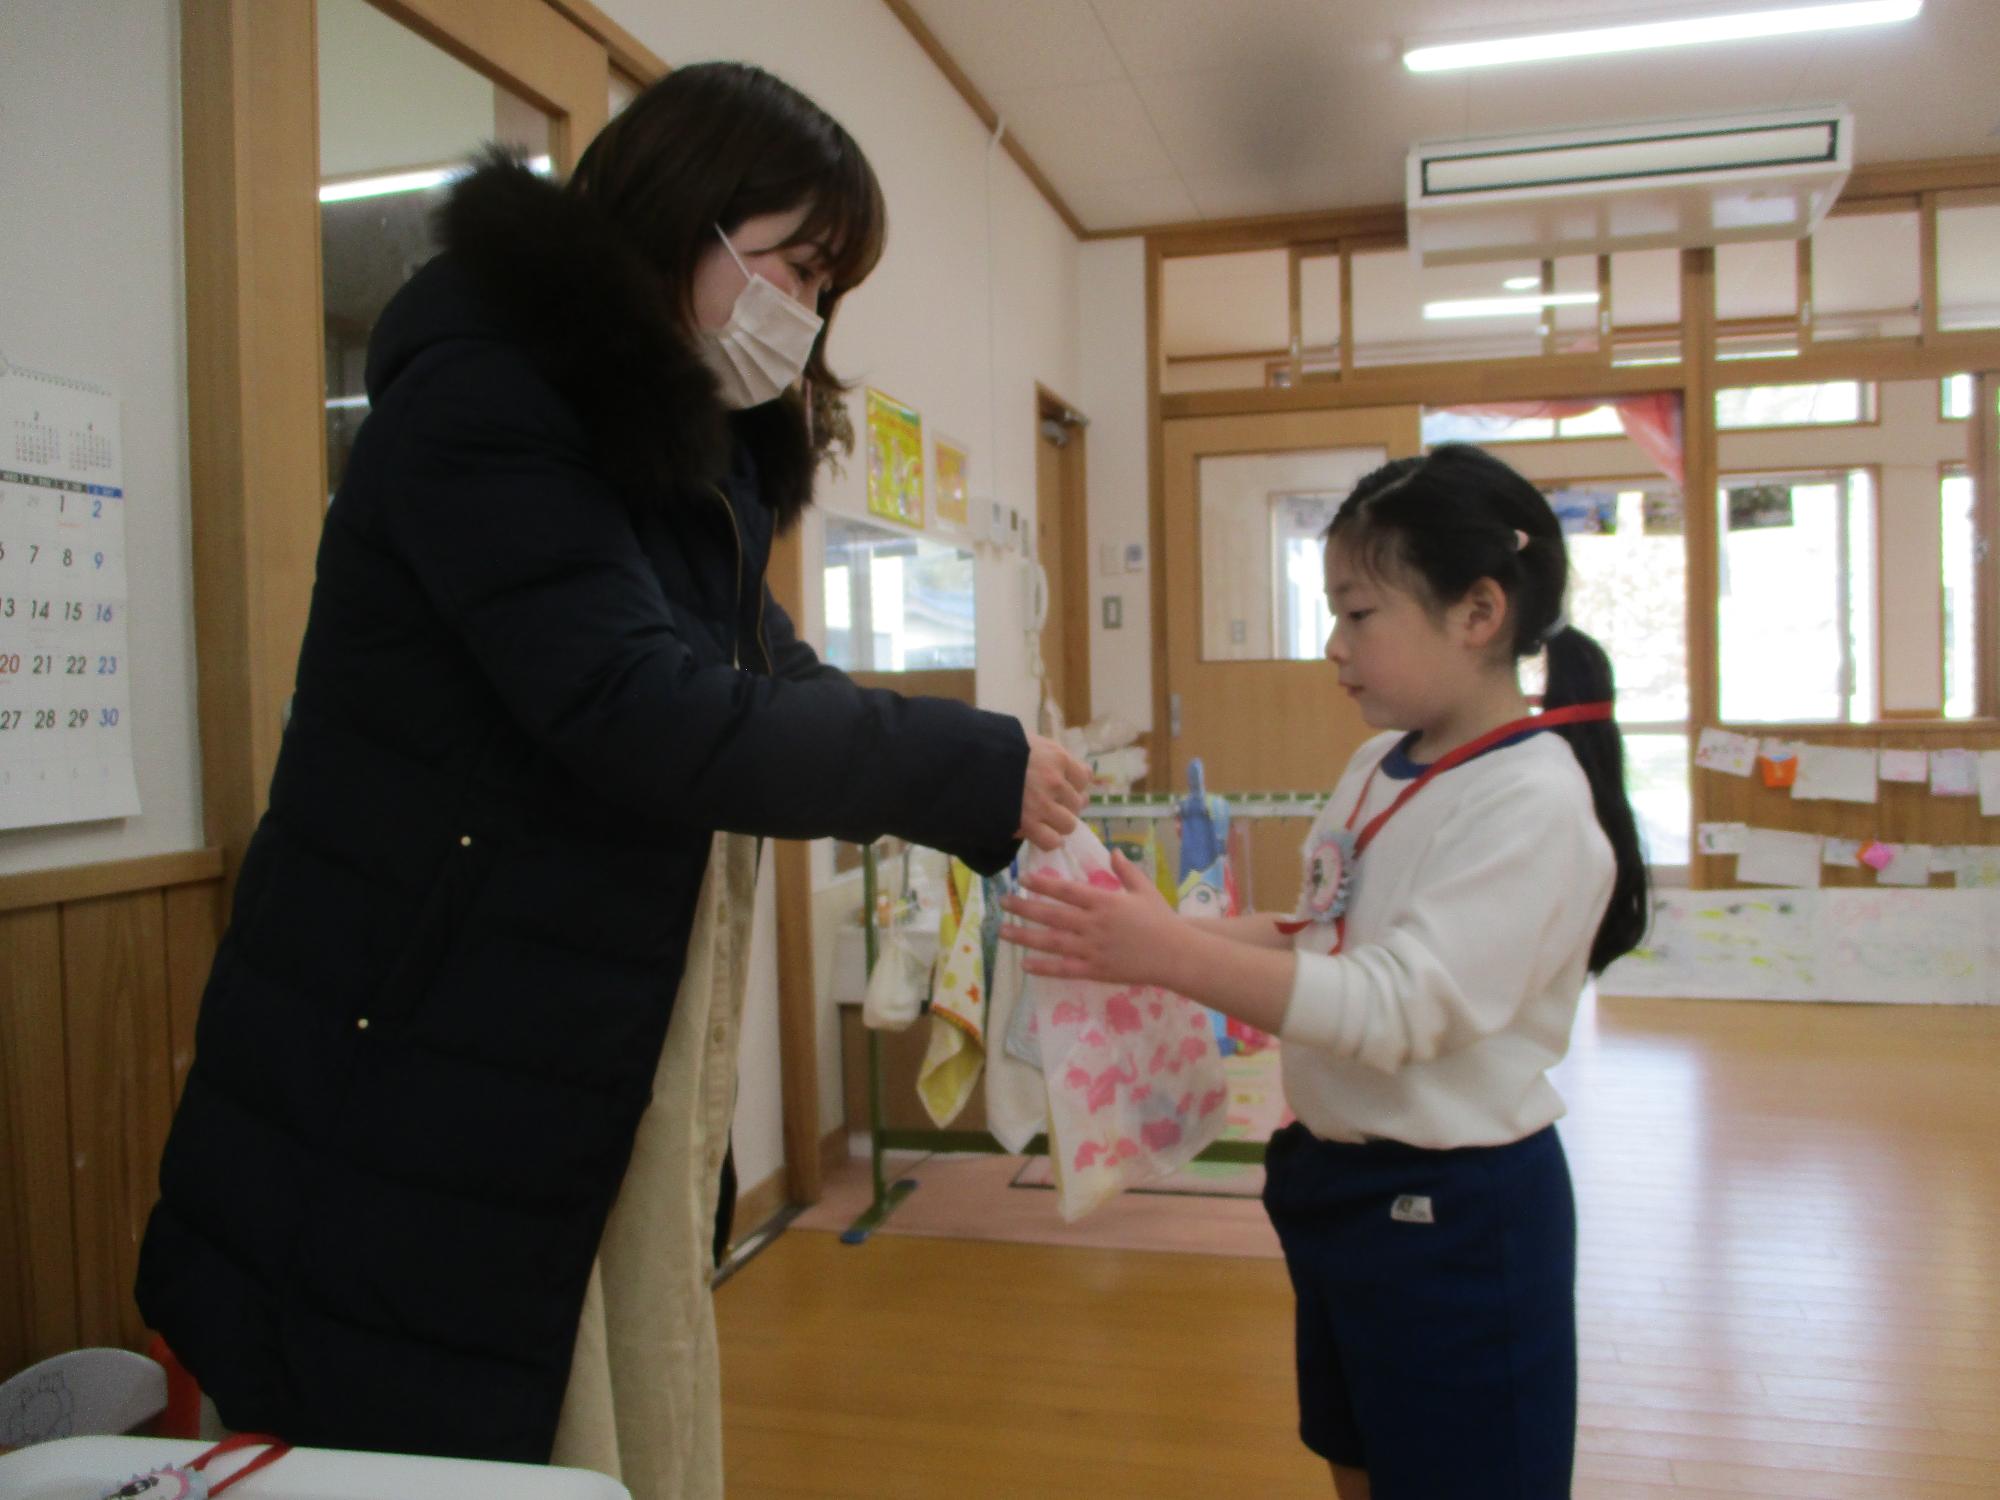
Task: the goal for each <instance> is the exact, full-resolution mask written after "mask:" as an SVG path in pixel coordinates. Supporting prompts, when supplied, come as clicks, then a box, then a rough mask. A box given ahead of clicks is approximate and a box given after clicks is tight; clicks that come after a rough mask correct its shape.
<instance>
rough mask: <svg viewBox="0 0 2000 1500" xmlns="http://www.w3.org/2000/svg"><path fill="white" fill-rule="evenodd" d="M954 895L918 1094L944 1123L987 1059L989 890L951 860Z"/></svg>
mask: <svg viewBox="0 0 2000 1500" xmlns="http://www.w3.org/2000/svg"><path fill="white" fill-rule="evenodd" d="M950 896H951V899H950V900H949V901H948V902H947V903H946V907H945V912H944V916H943V919H942V920H941V921H940V923H939V925H938V964H937V976H936V979H935V980H934V981H933V983H932V985H931V1040H930V1047H929V1049H928V1050H927V1051H926V1052H925V1053H924V1062H923V1067H922V1068H921V1069H919V1070H918V1073H917V1097H918V1098H920V1099H922V1100H923V1102H924V1108H925V1110H927V1111H928V1112H929V1114H930V1117H931V1120H932V1121H933V1122H934V1123H935V1124H937V1125H938V1126H939V1127H943V1126H945V1125H949V1124H950V1123H951V1122H952V1121H953V1120H954V1119H956V1118H957V1117H958V1112H959V1111H960V1110H962V1109H964V1108H965V1104H966V1101H967V1100H968V1099H970V1098H971V1097H972V1091H973V1089H974V1088H975V1087H976V1086H977V1085H978V1083H979V1073H980V1069H981V1068H982V1067H983V1066H984V1065H985V1062H986V955H985V951H984V948H983V945H982V941H981V935H980V934H981V928H982V926H983V925H984V922H985V918H986V892H985V887H984V885H983V884H982V882H981V881H980V879H979V877H978V876H977V875H975V874H973V873H972V871H971V870H970V869H969V868H967V867H966V866H965V865H962V864H960V863H959V862H958V861H957V860H953V861H952V862H951V880H950Z"/></svg>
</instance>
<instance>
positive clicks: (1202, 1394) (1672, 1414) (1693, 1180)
mask: <svg viewBox="0 0 2000 1500" xmlns="http://www.w3.org/2000/svg"><path fill="white" fill-rule="evenodd" d="M1560 1082H1561V1084H1562V1087H1563V1090H1564V1093H1565V1096H1566V1097H1567V1098H1568V1099H1569V1100H1570V1103H1571V1113H1570V1117H1569V1119H1568V1120H1566V1121H1565V1122H1564V1125H1563V1135H1564V1140H1565V1143H1566V1145H1567V1146H1568V1148H1569V1152H1570V1157H1571V1162H1572V1166H1573V1168H1574V1170H1575V1174H1576V1178H1577V1192H1578V1199H1579V1207H1580V1215H1581V1223H1582V1230H1581V1235H1582V1251H1581V1264H1580V1271H1579V1285H1578V1297H1579V1310H1580V1318H1581V1341H1582V1358H1583V1366H1582V1372H1583V1387H1582V1409H1581V1425H1580V1431H1579V1434H1578V1458H1577V1483H1576V1488H1575V1494H1576V1495H1577V1496H1578V1497H1584V1500H1700V1497H1713V1500H1721V1497H1729V1500H1746V1497H1756V1496H1785V1497H1800V1496H1806V1497H1815V1500H1857V1497H1871V1500H1873V1497H1881V1500H1946V1497H1949V1500H1975V1497H1981V1500H1990V1497H1996V1496H2000V1007H1995V1008H1991V1009H1934V1008H1919V1007H1875V1006H1803V1005H1783V1004H1761V1005H1752V1004H1743V1005H1733V1004H1720V1003H1714V1002H1671V1001H1619V1000H1607V1001H1604V1002H1602V1003H1601V1004H1600V1006H1599V1007H1598V1008H1597V1010H1596V1012H1595V1013H1594V1014H1587V1015H1586V1016H1585V1017H1584V1019H1583V1021H1582V1023H1581V1024H1580V1026H1579V1029H1578V1035H1577V1045H1576V1050H1575V1052H1574V1054H1573V1056H1572V1057H1571V1059H1570V1060H1569V1062H1567V1063H1566V1064H1565V1065H1564V1068H1563V1071H1562V1075H1561V1079H1560ZM717 1310H718V1314H719V1317H720V1321H721V1329H722V1352H723V1390H724V1422H725V1428H726V1437H725V1441H726V1445H727V1463H728V1476H729V1477H728V1485H729V1495H730V1497H731V1500H760V1497H780V1496H782V1497H802V1496H853V1497H885V1500H886V1497H902V1496H910V1497H918V1496H921V1497H926V1500H929V1497H948V1500H985V1497H1016V1496H1024V1497H1025V1496H1031V1497H1050V1500H1055V1497H1066V1496H1077V1497H1082V1496H1089V1497H1093V1500H1115V1497H1124V1496H1132V1497H1141V1496H1143V1497H1149V1500H1152V1497H1162V1496H1188V1497H1216V1500H1221V1497H1224V1496H1227V1497H1230V1500H1235V1497H1240V1496H1249V1497H1258V1500H1262V1497H1272V1500H1277V1497H1286V1496H1293V1495H1299V1496H1313V1497H1324V1496H1326V1495H1327V1494H1328V1493H1329V1491H1330V1487H1329V1485H1328V1484H1327V1480H1326V1475H1325V1469H1324V1467H1323V1466H1322V1465H1321V1464H1319V1462H1318V1461H1317V1460H1316V1459H1314V1458H1313V1457H1312V1456H1311V1455H1309V1454H1308V1453H1306V1451H1305V1450H1304V1449H1303V1448H1301V1447H1300V1446H1299V1443H1298V1440H1297V1437H1296V1435H1295V1429H1294V1406H1293V1397H1292V1377H1291V1295H1290V1290H1289V1287H1288V1286H1287V1284H1286V1281H1285V1274H1284V1269H1283V1267H1282V1265H1281V1264H1279V1263H1277V1262H1274V1261H1270V1260H1260V1259H1227V1258H1222V1257H1218V1256H1209V1255H1182V1254H1149V1253H1145V1252H1139V1251H1129V1250H1090V1249H1078V1248H1074V1247H1049V1246H1040V1245H1019V1244H984V1243H968V1242H965V1241H947V1240H928V1239H917V1238H912V1237H897V1236H890V1235H878V1236H876V1237H875V1238H874V1239H873V1240H871V1241H870V1242H869V1243H868V1244H866V1245H865V1246H861V1247H858V1248H850V1247H846V1246H843V1245H841V1244H840V1243H839V1242H838V1240H837V1238H836V1237H835V1236H833V1235H831V1234H826V1233H811V1232H802V1231H793V1232H791V1233H788V1234H786V1235H784V1236H782V1237H781V1238H780V1239H779V1240H778V1241H777V1243H776V1244H774V1245H773V1246H772V1247H771V1248H770V1249H769V1250H767V1251H766V1252H765V1253H764V1254H763V1255H761V1256H760V1257H758V1258H757V1259H756V1260H754V1261H752V1262H751V1263H750V1264H749V1265H748V1266H747V1267H745V1268H744V1269H743V1270H742V1271H741V1272H740V1273H738V1274H737V1275H736V1276H735V1277H734V1278H732V1279H731V1280H730V1281H728V1282H727V1283H725V1285H724V1286H723V1287H722V1289H721V1290H720V1292H719V1293H718V1295H717Z"/></svg>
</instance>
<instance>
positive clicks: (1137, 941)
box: [1000, 851, 1183, 984]
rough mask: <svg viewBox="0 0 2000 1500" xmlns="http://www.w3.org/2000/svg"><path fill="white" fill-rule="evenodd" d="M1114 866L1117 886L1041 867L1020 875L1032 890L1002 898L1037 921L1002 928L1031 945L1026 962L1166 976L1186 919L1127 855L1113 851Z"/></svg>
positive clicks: (1096, 975) (1085, 975)
mask: <svg viewBox="0 0 2000 1500" xmlns="http://www.w3.org/2000/svg"><path fill="white" fill-rule="evenodd" d="M1111 868H1112V871H1113V873H1114V874H1116V875H1117V877H1118V885H1117V888H1116V889H1111V888H1109V887H1108V886H1106V887H1100V886H1097V885H1094V884H1093V885H1086V884H1085V883H1084V882H1082V881H1079V880H1064V879H1062V878H1061V877H1060V876H1056V875H1050V874H1046V873H1037V874H1034V875H1030V876H1028V877H1027V878H1026V879H1025V880H1023V881H1022V882H1021V884H1022V885H1023V886H1024V887H1025V888H1026V889H1027V890H1029V891H1031V892H1033V893H1034V894H1033V896H1032V897H1030V896H1005V897H1002V898H1001V901H1000V905H1001V906H1002V907H1004V908H1005V909H1006V910H1007V911H1008V912H1009V913H1011V914H1012V915H1014V916H1017V917H1020V918H1022V919H1023V920H1024V921H1027V922H1031V923H1034V924H1035V925H1034V926H1030V927H1023V926H1020V925H1018V924H1015V923H1008V924H1006V925H1005V926H1003V927H1001V929H1000V936H1001V937H1003V938H1005V939H1006V940H1007V941H1008V942H1010V943H1018V944H1020V946H1021V947H1023V948H1027V949H1029V950H1031V952H1030V955H1029V957H1027V958H1026V959H1025V960H1024V961H1023V963H1022V967H1023V968H1025V969H1026V970H1027V971H1028V972H1029V973H1030V974H1041V975H1045V976H1047V977H1048V978H1051V979H1101V980H1106V981H1109V982H1110V983H1113V984H1163V983H1166V982H1167V978H1168V976H1169V975H1170V974H1171V972H1172V970H1173V968H1174V960H1173V954H1174V952H1175V940H1176V939H1177V938H1178V937H1179V936H1181V929H1182V926H1183V924H1182V921H1181V918H1180V917H1179V916H1178V915H1177V914H1176V913H1175V912H1174V909H1173V908H1172V907H1170V906H1168V905H1167V901H1166V897H1164V896H1162V895H1161V894H1160V891H1159V888H1158V887H1157V886H1155V885H1154V884H1153V882H1152V881H1150V880H1148V879H1147V878H1146V875H1145V872H1144V871H1143V870H1141V869H1139V867H1138V866H1137V865H1135V864H1133V863H1132V862H1131V861H1130V860H1129V859H1127V858H1125V856H1124V855H1122V854H1119V853H1117V852H1115V851H1114V852H1113V853H1112V856H1111ZM1100 878H1101V877H1100Z"/></svg>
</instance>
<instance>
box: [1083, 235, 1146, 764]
mask: <svg viewBox="0 0 2000 1500" xmlns="http://www.w3.org/2000/svg"><path fill="white" fill-rule="evenodd" d="M1076 330H1077V345H1078V348H1077V362H1078V366H1079V375H1080V380H1081V385H1080V388H1079V389H1078V391H1077V394H1076V397H1075V399H1076V401H1077V402H1078V403H1079V404H1080V406H1081V407H1082V409H1083V410H1084V411H1085V412H1087V413H1088V414H1089V416H1090V438H1089V446H1088V447H1087V448H1086V449H1085V454H1086V469H1087V471H1086V473H1085V475H1084V486H1085V489H1086V490H1087V491H1088V493H1089V496H1090V547H1089V549H1088V551H1089V556H1088V558H1087V563H1088V566H1089V568H1090V601H1091V602H1090V695H1091V712H1092V714H1093V715H1094V716H1097V717H1100V718H1101V717H1103V716H1104V715H1106V714H1116V715H1117V716H1118V717H1119V718H1121V719H1124V720H1125V721H1126V722H1127V723H1129V724H1132V725H1133V726H1135V727H1136V728H1139V729H1142V730H1143V729H1150V728H1151V727H1152V724H1153V596H1152V588H1151V582H1150V568H1151V565H1152V559H1151V557H1150V556H1147V558H1146V560H1145V561H1146V566H1145V567H1144V568H1142V569H1141V571H1139V572H1136V573H1127V572H1124V571H1123V570H1122V569H1123V563H1122V555H1123V552H1124V549H1125V547H1126V546H1127V545H1128V544H1131V543H1137V544H1139V545H1140V546H1142V547H1147V548H1150V546H1151V542H1150V539H1149V538H1148V536H1147V528H1148V519H1147V511H1148V508H1149V499H1148V479H1147V442H1146V247H1145V243H1144V241H1142V240H1138V239H1121V240H1092V241H1089V242H1088V243H1086V244H1085V245H1083V246H1082V247H1081V251H1080V254H1079V256H1078V264H1077V310H1076ZM1106 546H1111V547H1114V548H1116V549H1117V551H1118V553H1119V554H1120V557H1121V562H1120V564H1119V567H1120V571H1119V572H1116V573H1113V574H1109V575H1107V574H1106V573H1105V572H1104V570H1103V565H1102V550H1103V548H1104V547H1106ZM1107 595H1110V596H1114V597H1116V598H1117V599H1118V600H1119V601H1120V609H1121V611H1122V614H1123V623H1122V625H1121V626H1120V627H1119V628H1118V629H1117V630H1106V629H1105V628H1104V608H1103V601H1104V599H1105V597H1106V596H1107Z"/></svg>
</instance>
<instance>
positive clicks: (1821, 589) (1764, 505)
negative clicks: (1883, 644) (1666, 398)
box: [1716, 469, 1875, 722]
mask: <svg viewBox="0 0 2000 1500" xmlns="http://www.w3.org/2000/svg"><path fill="white" fill-rule="evenodd" d="M1717 498H1718V514H1717V527H1718V537H1719V542H1720V547H1719V550H1720V554H1721V555H1720V558H1719V560H1718V566H1717V570H1716V585H1717V588H1716V592H1717V595H1718V598H1717V625H1718V635H1719V641H1718V644H1719V655H1720V658H1721V668H1722V671H1721V688H1722V717H1723V718H1724V719H1726V720H1732V721H1738V722H1743V721H1748V722H1778V721H1790V720H1835V721H1838V720H1849V721H1859V720H1863V719H1867V718H1869V717H1871V716H1872V715H1873V713H1874V709H1875V654H1874V643H1875V619H1874V607H1875V601H1874V576H1875V563H1874V547H1873V543H1874V513H1875V505H1874V495H1873V492H1872V488H1871V486H1870V484H1869V479H1868V474H1867V471H1865V470H1860V469H1855V470H1848V471H1844V472H1840V473H1832V474H1820V475H1807V476H1776V477H1766V476H1757V477H1750V476H1744V477H1737V478H1731V479H1730V480H1728V481H1727V482H1726V483H1725V485H1724V486H1723V488H1722V489H1721V491H1720V492H1719V493H1718V497H1717Z"/></svg>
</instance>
